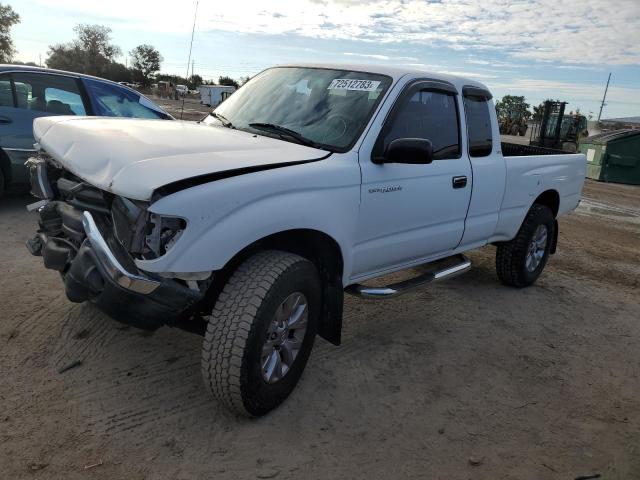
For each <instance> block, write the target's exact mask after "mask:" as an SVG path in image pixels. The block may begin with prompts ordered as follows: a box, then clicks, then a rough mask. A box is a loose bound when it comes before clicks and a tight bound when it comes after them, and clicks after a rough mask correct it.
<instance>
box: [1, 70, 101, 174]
mask: <svg viewBox="0 0 640 480" xmlns="http://www.w3.org/2000/svg"><path fill="white" fill-rule="evenodd" d="M1 81H3V82H5V83H4V85H5V86H6V82H7V81H8V82H9V84H10V85H11V91H12V96H13V102H12V103H11V104H10V105H8V104H7V103H8V102H7V101H6V98H5V101H3V102H2V103H1V105H0V147H2V149H3V150H4V151H5V153H6V154H7V155H8V157H9V159H10V161H11V170H12V175H11V176H12V183H26V182H27V181H28V178H27V169H26V167H24V162H25V161H26V160H27V159H28V158H29V156H31V155H32V154H33V152H34V151H35V150H34V147H33V144H34V141H35V140H34V138H33V120H34V119H35V118H38V117H43V116H51V115H86V114H87V111H88V109H87V106H86V104H85V102H84V100H83V98H82V94H81V91H80V88H79V85H78V83H77V80H76V78H74V77H72V76H66V75H59V74H48V73H40V72H12V73H8V74H3V75H2V76H1ZM0 85H3V84H2V83H0ZM4 97H6V95H4V96H3V98H4Z"/></svg>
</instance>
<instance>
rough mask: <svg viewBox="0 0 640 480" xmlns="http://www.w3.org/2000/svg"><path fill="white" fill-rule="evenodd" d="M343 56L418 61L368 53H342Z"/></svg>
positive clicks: (414, 58)
mask: <svg viewBox="0 0 640 480" xmlns="http://www.w3.org/2000/svg"><path fill="white" fill-rule="evenodd" d="M343 55H347V56H349V57H361V58H372V59H374V60H394V61H395V60H398V61H407V62H409V61H414V60H418V59H417V58H416V57H395V56H393V57H391V56H389V55H378V54H370V53H353V52H344V53H343Z"/></svg>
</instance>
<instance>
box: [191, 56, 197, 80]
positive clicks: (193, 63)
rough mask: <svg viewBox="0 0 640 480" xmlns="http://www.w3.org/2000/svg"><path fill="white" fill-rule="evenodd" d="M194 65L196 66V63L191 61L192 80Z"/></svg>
mask: <svg viewBox="0 0 640 480" xmlns="http://www.w3.org/2000/svg"><path fill="white" fill-rule="evenodd" d="M195 65H196V61H195V60H191V78H193V69H194V68H195Z"/></svg>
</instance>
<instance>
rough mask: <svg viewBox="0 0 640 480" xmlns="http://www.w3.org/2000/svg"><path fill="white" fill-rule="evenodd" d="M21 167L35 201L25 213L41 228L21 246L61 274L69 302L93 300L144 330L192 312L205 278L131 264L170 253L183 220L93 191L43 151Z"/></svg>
mask: <svg viewBox="0 0 640 480" xmlns="http://www.w3.org/2000/svg"><path fill="white" fill-rule="evenodd" d="M27 166H28V167H29V170H30V175H31V187H32V194H33V195H35V196H36V197H37V198H39V199H40V201H38V202H36V203H34V204H32V205H30V206H29V207H28V208H30V209H32V210H33V209H35V210H37V211H38V214H39V229H38V231H37V233H36V234H35V235H34V237H33V238H31V239H29V240H28V241H27V248H28V249H29V251H30V252H31V253H32V254H33V255H36V256H42V258H43V261H44V265H45V267H46V268H49V269H53V270H57V271H58V272H60V274H61V276H62V279H63V281H64V284H65V291H66V294H67V297H68V298H69V300H71V301H72V302H84V301H87V300H90V301H93V302H95V303H96V304H97V305H98V306H99V307H100V308H101V309H103V310H105V311H106V312H107V313H108V314H110V315H111V316H113V317H115V318H117V319H118V320H120V321H124V322H126V323H129V324H133V325H135V326H138V327H142V328H157V327H159V326H161V325H164V324H168V323H173V322H174V321H175V320H176V319H178V318H180V317H182V316H184V315H185V314H187V313H189V312H191V311H193V309H194V307H195V306H196V305H197V304H198V302H199V301H200V300H201V299H202V298H203V296H204V292H205V291H206V288H207V286H208V283H209V277H210V275H208V276H206V275H201V276H200V277H199V279H200V280H191V279H188V280H182V279H179V278H165V277H162V276H158V275H154V274H150V273H148V272H142V271H140V270H139V269H138V268H137V266H136V264H135V259H136V258H137V259H151V258H157V257H159V256H161V255H164V254H165V253H166V252H167V251H168V250H169V249H171V247H172V246H173V244H175V242H176V241H177V240H178V239H179V237H180V235H181V233H182V231H183V230H184V228H186V222H185V220H184V219H181V218H174V217H163V216H159V215H156V214H154V213H152V212H149V211H148V210H147V207H148V204H146V203H145V202H140V201H134V200H129V199H126V198H124V197H120V196H117V195H113V194H111V193H109V192H105V191H103V190H100V189H98V188H96V187H93V186H92V185H89V184H87V183H85V182H83V181H82V180H81V179H79V178H77V177H76V176H74V175H73V174H71V173H70V172H68V171H66V170H65V169H63V168H61V167H60V166H59V165H57V164H56V163H55V162H54V161H53V160H52V159H50V158H48V157H47V156H46V154H44V153H40V154H39V155H38V156H37V157H34V158H31V159H30V160H29V161H28V162H27ZM205 273H206V272H205Z"/></svg>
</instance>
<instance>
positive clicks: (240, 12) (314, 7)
mask: <svg viewBox="0 0 640 480" xmlns="http://www.w3.org/2000/svg"><path fill="white" fill-rule="evenodd" d="M34 1H37V2H39V3H41V4H42V5H48V4H49V2H48V0H47V1H45V0H34ZM149 4H150V2H131V1H130V0H110V2H109V15H110V17H114V16H115V17H119V18H122V20H125V19H128V20H129V21H128V22H127V23H124V24H123V25H122V28H127V29H130V30H132V31H136V32H145V31H147V32H148V31H154V32H182V33H186V32H190V30H191V22H192V19H193V10H192V8H191V7H190V6H189V8H175V5H176V4H175V0H156V1H155V2H153V6H152V7H150V6H149ZM101 5H102V4H98V3H96V2H87V1H86V0H57V1H56V6H57V7H59V8H60V9H64V10H66V11H73V12H75V13H76V16H77V17H78V18H88V17H95V16H97V15H103V14H104V9H103V7H102V6H101ZM185 6H186V5H185ZM265 19H268V21H265ZM196 28H197V30H198V31H203V30H222V31H228V32H235V33H260V34H271V35H284V34H294V35H299V36H304V37H308V38H312V39H331V40H352V41H353V40H355V41H361V42H368V44H369V46H370V47H371V46H373V48H377V49H379V50H380V51H382V53H383V54H384V53H386V52H385V51H384V50H385V48H388V47H391V46H399V47H405V48H412V47H413V48H416V47H419V48H428V49H433V50H438V49H443V48H449V49H453V50H457V51H461V52H469V54H475V55H478V54H480V55H481V56H482V55H483V53H485V54H486V53H495V52H498V53H500V54H502V55H506V56H508V57H510V59H511V60H512V62H504V63H503V64H500V63H499V62H491V63H490V64H489V65H487V66H491V67H495V68H511V67H514V68H519V67H520V64H523V63H524V64H526V63H527V62H530V61H537V62H547V63H549V65H553V64H569V65H575V66H595V65H638V64H640V33H639V32H640V1H638V0H618V1H616V2H609V1H605V0H563V1H558V0H528V1H523V2H514V3H509V2H505V1H504V0H483V1H482V2H479V1H477V0H440V1H423V0H370V1H365V2H363V1H361V0H279V1H278V2H263V1H261V0H260V1H258V0H237V1H235V2H231V3H225V5H224V8H219V4H218V2H200V6H199V11H198V23H197V27H196ZM375 53H377V52H375V50H374V52H373V54H375ZM481 61H482V58H481V59H480V60H475V64H477V65H484V64H482V63H479V62H481ZM470 63H474V61H471V62H470Z"/></svg>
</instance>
